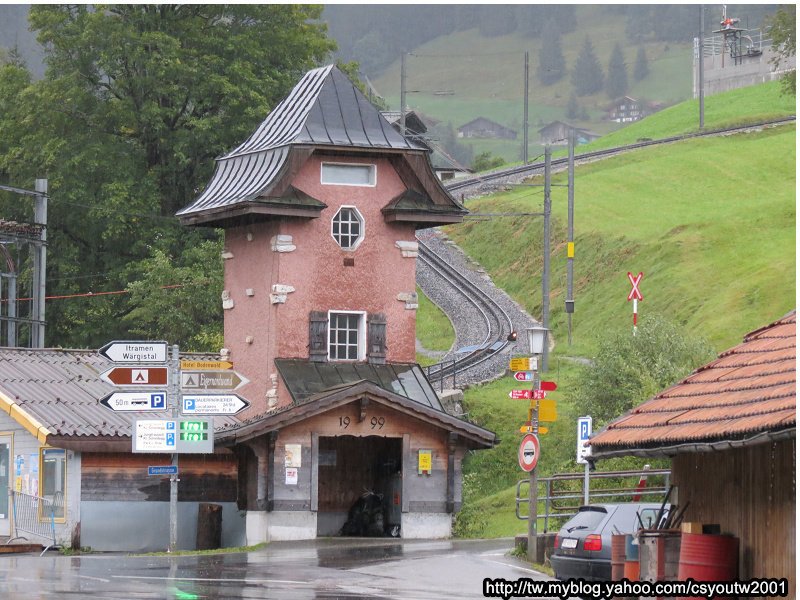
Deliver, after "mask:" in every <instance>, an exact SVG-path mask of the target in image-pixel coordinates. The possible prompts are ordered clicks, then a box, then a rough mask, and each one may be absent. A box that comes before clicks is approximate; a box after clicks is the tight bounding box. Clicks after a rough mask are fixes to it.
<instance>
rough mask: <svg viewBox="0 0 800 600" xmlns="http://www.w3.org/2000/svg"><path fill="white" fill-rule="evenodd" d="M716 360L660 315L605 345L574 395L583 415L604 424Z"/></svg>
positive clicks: (706, 348)
mask: <svg viewBox="0 0 800 600" xmlns="http://www.w3.org/2000/svg"><path fill="white" fill-rule="evenodd" d="M713 357H714V352H713V350H712V349H711V347H710V346H709V345H708V344H707V343H706V342H705V341H703V340H700V339H698V338H694V337H691V336H690V335H688V334H686V333H685V332H683V331H682V330H681V329H680V328H679V327H678V326H677V325H676V324H674V323H672V322H670V321H668V320H666V319H664V318H662V317H659V316H656V315H653V316H648V317H644V318H642V319H641V320H640V322H639V327H638V330H637V332H636V335H635V336H634V335H632V334H631V330H630V329H629V328H625V330H623V331H617V332H616V333H614V334H612V335H610V336H609V338H608V339H607V340H605V341H603V342H601V343H600V347H599V350H598V353H597V355H596V356H595V358H594V360H593V361H592V364H591V365H590V366H587V367H585V368H584V369H583V370H582V371H581V373H580V375H579V376H578V378H577V381H576V385H575V386H574V391H573V392H572V393H571V394H570V397H571V400H572V402H573V403H574V406H575V407H577V410H578V411H579V412H580V414H589V415H592V417H593V418H594V419H595V422H596V423H598V424H604V423H607V422H608V421H610V420H611V419H613V418H615V417H618V416H620V415H621V414H623V413H624V412H625V411H627V410H630V409H631V408H633V407H635V406H637V405H639V404H641V403H642V402H644V401H645V400H647V399H648V398H650V397H652V396H654V395H655V394H657V393H658V392H660V391H662V390H663V389H665V388H667V387H669V386H670V385H672V384H674V383H676V382H677V381H679V380H680V379H682V378H683V377H685V376H687V375H688V374H689V373H690V372H691V371H692V370H693V369H695V368H697V367H699V366H700V365H702V364H704V363H706V362H708V361H709V360H711V359H712V358H713Z"/></svg>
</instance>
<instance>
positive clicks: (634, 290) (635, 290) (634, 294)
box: [628, 271, 644, 335]
mask: <svg viewBox="0 0 800 600" xmlns="http://www.w3.org/2000/svg"><path fill="white" fill-rule="evenodd" d="M642 277H644V273H639V274H638V275H637V276H636V277H634V276H633V273H631V272H630V271H628V281H630V282H631V291H630V293H629V294H628V302H630V301H631V300H633V335H636V316H637V313H638V305H637V302H638V301H641V300H644V297H643V296H642V292H640V291H639V282H640V281H641V280H642Z"/></svg>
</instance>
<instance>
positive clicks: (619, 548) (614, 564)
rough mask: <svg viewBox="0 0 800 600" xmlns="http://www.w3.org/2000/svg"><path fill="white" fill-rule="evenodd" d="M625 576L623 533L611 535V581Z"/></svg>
mask: <svg viewBox="0 0 800 600" xmlns="http://www.w3.org/2000/svg"><path fill="white" fill-rule="evenodd" d="M624 576H625V534H624V533H619V534H618V533H614V534H612V535H611V581H619V580H620V579H622V578H623V577H624Z"/></svg>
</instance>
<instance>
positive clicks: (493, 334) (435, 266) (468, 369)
mask: <svg viewBox="0 0 800 600" xmlns="http://www.w3.org/2000/svg"><path fill="white" fill-rule="evenodd" d="M793 121H795V117H788V118H785V119H778V120H772V121H764V122H759V123H751V124H749V125H743V126H738V127H728V128H724V129H716V130H710V131H704V132H697V133H690V134H684V135H678V136H671V137H668V138H662V139H658V140H641V141H639V142H636V143H634V144H628V145H627V146H620V147H616V148H607V149H604V150H595V151H592V152H585V153H583V154H580V155H576V156H575V162H576V163H578V164H580V163H585V162H590V161H594V160H599V159H602V158H608V157H610V156H614V155H616V154H621V153H624V152H629V151H631V150H636V149H639V148H645V147H647V146H655V145H659V144H669V143H674V142H679V141H682V140H687V139H690V138H696V137H706V136H717V135H727V134H731V133H737V132H742V131H747V130H750V129H753V128H756V127H766V126H774V125H781V124H785V123H791V122H793ZM568 160H569V159H568V158H557V159H554V160H552V161H551V168H553V169H554V170H555V169H558V168H561V167H566V166H567V164H568ZM540 172H544V162H538V163H530V164H527V165H522V166H517V167H511V168H508V169H501V170H498V171H494V172H492V173H486V174H482V175H480V176H477V177H470V178H465V179H459V180H457V181H454V182H451V183H450V184H449V185H446V186H445V187H446V188H447V190H448V191H449V192H450V193H451V194H454V195H455V194H456V193H457V192H461V194H462V195H463V196H464V197H470V196H477V195H480V194H486V193H490V192H492V191H493V190H495V189H497V188H498V187H500V186H502V185H505V184H507V183H511V182H513V183H518V182H521V181H522V180H524V179H525V178H527V177H531V176H533V175H536V174H538V173H540ZM418 242H419V261H420V263H421V264H422V266H423V267H424V268H426V269H429V270H430V272H431V274H433V275H434V276H435V277H436V278H437V281H438V283H437V285H438V286H440V287H442V288H446V289H447V291H445V292H443V293H445V294H449V295H450V297H451V298H452V296H458V297H460V298H461V299H462V300H461V301H460V302H459V304H460V306H461V307H463V308H458V309H457V310H455V311H453V312H449V313H448V316H450V318H451V319H453V318H454V314H456V313H457V317H458V319H457V320H458V321H459V322H460V324H461V325H462V326H461V327H458V326H456V347H457V348H458V349H460V350H462V352H458V351H455V352H450V353H448V354H447V355H446V356H445V357H444V359H443V360H442V361H441V362H438V363H436V364H434V365H431V366H430V367H428V368H427V375H428V379H429V380H430V381H431V383H433V384H438V385H440V386H441V387H443V386H444V385H445V384H446V385H451V384H452V386H453V387H460V386H463V385H468V384H473V383H478V382H481V381H486V380H488V379H491V378H493V377H496V376H497V374H499V373H502V372H503V371H504V370H505V367H506V363H505V359H499V357H498V355H500V354H503V350H505V349H506V348H508V346H509V345H510V344H513V343H514V342H510V341H509V340H508V339H507V338H508V334H509V333H510V332H511V331H514V324H513V323H512V319H511V317H510V316H509V314H508V313H507V311H506V310H504V309H503V307H502V306H500V304H498V303H497V302H496V301H495V300H494V299H493V298H492V297H491V296H490V295H489V294H487V293H486V292H484V291H483V290H482V289H481V288H480V287H478V286H476V285H475V284H474V283H473V282H472V281H471V280H470V279H469V278H468V277H466V276H465V275H464V274H462V273H461V272H460V271H459V270H458V269H455V268H453V266H452V265H451V264H450V263H449V262H448V261H447V260H445V259H443V258H441V257H440V256H439V255H438V254H437V253H436V252H434V251H433V250H432V249H431V248H430V247H429V246H428V244H426V243H425V242H424V241H423V240H422V239H419V238H418ZM440 292H441V290H440ZM426 293H428V291H427V290H426ZM451 308H452V307H451ZM446 312H447V311H446ZM454 325H455V324H454ZM518 331H522V327H519V328H518ZM506 354H507V353H506ZM492 363H493V364H492Z"/></svg>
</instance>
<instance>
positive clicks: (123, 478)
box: [81, 453, 238, 502]
mask: <svg viewBox="0 0 800 600" xmlns="http://www.w3.org/2000/svg"><path fill="white" fill-rule="evenodd" d="M171 460H172V459H171V457H170V455H168V454H157V455H150V454H123V453H119V454H117V453H92V454H90V453H84V454H83V456H82V461H81V499H82V500H100V501H147V500H151V501H160V502H168V501H169V476H149V475H148V474H147V467H148V466H157V465H169V464H171ZM178 470H179V476H180V483H179V484H178V501H180V502H236V495H237V494H236V493H237V485H238V484H237V476H236V474H237V458H236V457H235V456H234V455H233V454H182V455H181V456H180V458H179V461H178Z"/></svg>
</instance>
